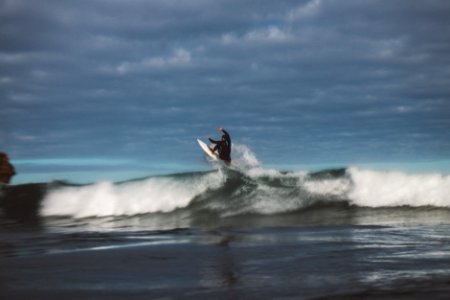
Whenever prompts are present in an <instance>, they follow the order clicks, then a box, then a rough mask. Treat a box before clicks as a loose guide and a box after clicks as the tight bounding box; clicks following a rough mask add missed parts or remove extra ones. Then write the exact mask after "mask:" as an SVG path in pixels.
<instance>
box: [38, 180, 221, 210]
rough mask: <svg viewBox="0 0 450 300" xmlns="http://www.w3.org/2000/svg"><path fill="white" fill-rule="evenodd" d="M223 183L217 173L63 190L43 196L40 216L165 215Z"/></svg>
mask: <svg viewBox="0 0 450 300" xmlns="http://www.w3.org/2000/svg"><path fill="white" fill-rule="evenodd" d="M223 180H224V174H223V173H222V172H221V171H218V172H216V173H208V174H204V175H199V176H192V177H188V178H184V179H183V178H177V179H174V178H173V177H152V178H149V179H146V180H142V181H136V182H128V183H124V184H113V183H111V182H99V183H96V184H94V185H90V186H84V187H64V188H60V189H56V190H53V191H50V192H49V193H48V194H47V196H46V197H45V199H44V201H43V203H42V208H41V215H43V216H71V217H74V218H84V217H94V216H119V215H136V214H144V213H153V212H169V211H173V210H175V209H177V208H182V207H186V206H187V205H189V203H190V202H191V201H192V199H193V198H194V197H195V196H197V195H199V194H201V193H203V192H204V191H206V190H207V189H208V188H218V187H219V186H221V185H222V184H223Z"/></svg>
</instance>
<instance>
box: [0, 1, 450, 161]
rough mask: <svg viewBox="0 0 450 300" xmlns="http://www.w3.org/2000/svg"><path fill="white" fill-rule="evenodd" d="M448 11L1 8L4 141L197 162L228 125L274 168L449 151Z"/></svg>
mask: <svg viewBox="0 0 450 300" xmlns="http://www.w3.org/2000/svg"><path fill="white" fill-rule="evenodd" d="M449 15H450V3H448V1H444V0H442V1H426V2H424V1H406V0H405V1H376V0H372V1H360V0H358V1H357V0H350V1H333V0H328V1H326V0H323V1H320V0H311V1H306V0H305V1H295V2H292V1H237V0H236V1H205V0H198V1H138V0H136V1H126V2H124V1H106V0H105V1H100V0H99V1H56V0H55V1H50V0H48V1H39V2H36V1H20V0H14V1H12V0H9V1H5V0H4V1H0V101H1V103H2V110H1V111H0V116H1V118H0V139H1V141H2V145H1V146H2V147H3V148H6V149H9V151H11V152H12V153H13V155H15V156H21V157H54V156H56V157H78V156H86V157H92V156H97V155H99V153H101V155H105V156H111V157H115V156H116V157H123V156H133V157H151V159H157V160H160V161H171V160H173V159H174V157H178V158H177V159H179V161H192V157H193V156H195V150H197V149H195V145H194V146H192V145H190V144H186V143H187V142H186V141H187V140H189V141H190V140H192V139H193V137H196V136H204V135H207V134H210V133H211V132H212V131H213V130H214V129H215V127H216V126H218V125H223V126H227V127H229V128H231V129H232V131H233V132H234V137H236V138H237V140H238V141H241V142H242V143H246V144H249V145H250V146H251V147H253V148H256V152H257V155H260V156H262V157H263V160H266V161H271V162H275V163H276V162H283V163H287V162H290V161H296V160H298V157H297V156H298V155H300V156H301V157H302V160H304V159H308V160H321V161H326V160H332V159H336V160H342V161H349V160H351V159H353V158H355V157H356V158H357V159H362V160H363V159H369V160H370V159H379V158H380V157H381V158H383V157H387V158H388V159H397V158H404V157H407V158H409V159H417V158H421V157H424V158H427V159H430V158H436V157H448V153H449V150H450V142H449V139H448V128H450V121H449V120H450V116H449V115H450V104H449V103H450V99H449V97H450V88H449V85H448V78H449V75H450V55H449V54H448V53H450V40H449V39H448V36H450V20H449V18H448V16H449ZM262 137H263V138H262ZM277 145H283V146H282V147H281V146H277ZM158 147H162V148H161V149H157V148H158ZM280 148H283V153H282V154H281V155H275V152H276V151H279V150H280ZM355 148H356V149H358V151H355ZM355 153H356V154H355Z"/></svg>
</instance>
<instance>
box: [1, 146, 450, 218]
mask: <svg viewBox="0 0 450 300" xmlns="http://www.w3.org/2000/svg"><path fill="white" fill-rule="evenodd" d="M233 150H234V155H235V160H234V166H233V167H231V168H226V167H223V166H220V165H216V166H215V167H216V168H215V169H214V170H212V171H209V172H192V173H183V174H173V175H165V176H153V177H148V178H144V179H139V180H133V181H127V182H120V183H112V182H98V183H95V184H91V185H85V186H71V185H66V184H58V185H51V184H48V185H44V186H41V187H33V188H32V189H31V190H33V191H34V190H36V193H37V191H39V193H40V194H39V197H40V198H41V201H40V206H39V208H38V210H39V215H40V216H43V217H48V216H66V217H71V218H86V217H105V216H134V215H140V214H149V213H170V212H173V211H180V210H181V211H188V212H189V213H193V214H195V213H197V212H211V213H214V214H217V215H219V216H223V217H225V216H233V215H242V214H265V215H271V214H279V213H287V212H293V211H299V210H304V209H307V208H311V207H315V206H334V205H339V206H340V207H342V205H344V206H349V207H352V206H355V207H371V208H377V207H402V206H409V207H426V206H432V207H443V208H450V176H449V175H442V174H408V173H403V172H397V171H375V170H368V169H360V168H358V167H349V168H342V169H332V170H323V171H319V172H313V173H310V172H304V171H303V172H283V171H279V170H274V169H265V168H263V167H261V165H260V164H259V162H258V160H257V159H256V157H255V156H254V155H253V153H252V152H251V151H250V149H248V148H247V147H245V146H239V145H238V146H236V147H235V148H234V149H233ZM238 166H239V167H238ZM14 188H15V189H16V190H18V191H17V193H18V194H19V192H20V189H25V187H21V186H16V187H14ZM26 188H27V189H30V187H26ZM6 192H7V194H8V191H6ZM22 192H23V191H22ZM2 197H3V196H0V198H2ZM3 198H4V197H3ZM16 198H17V197H16ZM12 201H16V202H17V199H16V200H14V199H13V200H11V202H12ZM27 201H28V200H27ZM3 202H4V203H3V206H4V207H5V205H7V204H8V201H7V200H5V199H4V201H3ZM18 209H20V208H18Z"/></svg>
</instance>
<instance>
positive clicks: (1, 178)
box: [0, 152, 16, 184]
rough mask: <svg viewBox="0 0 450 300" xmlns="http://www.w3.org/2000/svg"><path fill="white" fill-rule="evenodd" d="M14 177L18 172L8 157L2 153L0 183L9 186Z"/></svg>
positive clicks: (0, 153) (0, 155)
mask: <svg viewBox="0 0 450 300" xmlns="http://www.w3.org/2000/svg"><path fill="white" fill-rule="evenodd" d="M14 175H16V170H15V169H14V166H13V165H12V164H11V163H10V162H9V157H8V155H7V154H6V153H3V152H0V183H6V184H9V183H10V181H11V178H12V177H13V176H14Z"/></svg>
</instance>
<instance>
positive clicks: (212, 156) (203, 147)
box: [197, 139, 219, 160]
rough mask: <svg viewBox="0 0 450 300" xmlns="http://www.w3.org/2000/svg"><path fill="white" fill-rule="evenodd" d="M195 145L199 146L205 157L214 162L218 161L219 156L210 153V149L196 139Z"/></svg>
mask: <svg viewBox="0 0 450 300" xmlns="http://www.w3.org/2000/svg"><path fill="white" fill-rule="evenodd" d="M197 143H198V144H199V145H200V148H202V150H203V152H205V153H206V155H208V156H209V157H211V158H212V159H214V160H219V156H218V155H217V154H216V153H214V152H212V151H211V149H209V147H208V145H206V144H205V143H204V142H203V141H202V140H200V139H197Z"/></svg>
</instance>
